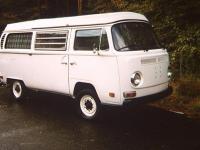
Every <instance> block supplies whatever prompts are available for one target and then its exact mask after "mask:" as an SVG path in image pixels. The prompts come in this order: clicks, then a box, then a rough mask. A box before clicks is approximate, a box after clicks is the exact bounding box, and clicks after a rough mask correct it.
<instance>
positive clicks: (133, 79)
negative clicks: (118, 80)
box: [131, 73, 142, 86]
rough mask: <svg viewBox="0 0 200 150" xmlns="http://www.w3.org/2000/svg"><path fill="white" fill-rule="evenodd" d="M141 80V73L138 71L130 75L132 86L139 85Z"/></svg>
mask: <svg viewBox="0 0 200 150" xmlns="http://www.w3.org/2000/svg"><path fill="white" fill-rule="evenodd" d="M141 81H142V78H141V75H140V74H139V73H134V74H133V75H132V76H131V83H132V84H133V85H134V86H138V85H140V83H141Z"/></svg>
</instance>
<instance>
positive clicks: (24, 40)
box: [5, 33, 32, 49]
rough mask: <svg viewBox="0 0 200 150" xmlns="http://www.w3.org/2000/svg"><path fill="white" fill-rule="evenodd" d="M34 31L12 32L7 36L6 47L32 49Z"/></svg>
mask: <svg viewBox="0 0 200 150" xmlns="http://www.w3.org/2000/svg"><path fill="white" fill-rule="evenodd" d="M31 41H32V33H11V34H9V35H8V36H7V38H6V45H5V48H6V49H31Z"/></svg>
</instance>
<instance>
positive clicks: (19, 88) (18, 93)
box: [11, 80, 26, 102]
mask: <svg viewBox="0 0 200 150" xmlns="http://www.w3.org/2000/svg"><path fill="white" fill-rule="evenodd" d="M11 93H12V97H13V98H14V99H15V100H16V101H17V102H21V101H23V100H24V98H25V95H26V87H25V85H24V83H23V82H22V81H18V80H15V81H13V82H12V83H11Z"/></svg>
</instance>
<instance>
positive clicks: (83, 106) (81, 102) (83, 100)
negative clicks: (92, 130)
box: [77, 89, 101, 120]
mask: <svg viewBox="0 0 200 150" xmlns="http://www.w3.org/2000/svg"><path fill="white" fill-rule="evenodd" d="M77 100H78V110H79V113H80V114H81V116H82V117H83V118H84V119H87V120H92V119H95V118H97V116H98V115H99V112H100V107H101V104H100V101H99V98H98V96H97V94H96V92H95V91H94V90H91V89H86V90H82V91H81V92H80V93H79V94H78V96H77Z"/></svg>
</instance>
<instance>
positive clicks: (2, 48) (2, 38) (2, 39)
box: [1, 34, 6, 49]
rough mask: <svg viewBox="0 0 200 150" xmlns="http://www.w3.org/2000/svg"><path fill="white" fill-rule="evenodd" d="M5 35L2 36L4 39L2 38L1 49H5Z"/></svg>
mask: <svg viewBox="0 0 200 150" xmlns="http://www.w3.org/2000/svg"><path fill="white" fill-rule="evenodd" d="M5 36H6V35H5V34H4V35H3V36H2V38H1V49H3V43H4V39H5Z"/></svg>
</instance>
